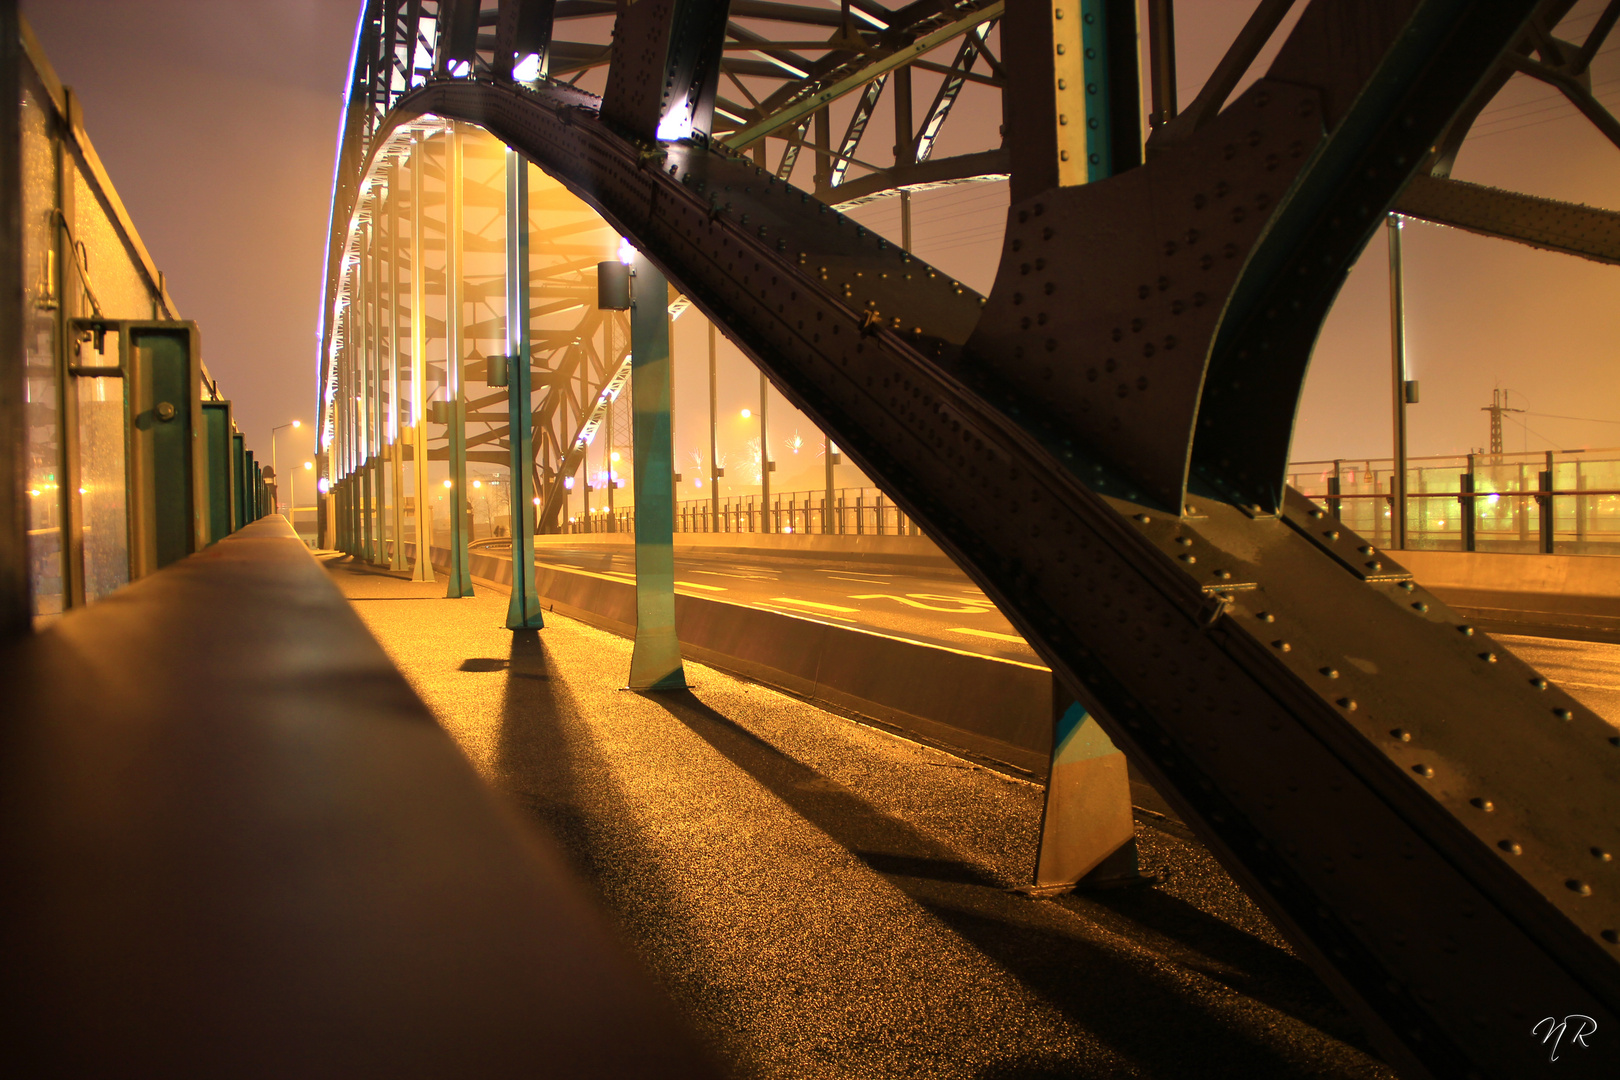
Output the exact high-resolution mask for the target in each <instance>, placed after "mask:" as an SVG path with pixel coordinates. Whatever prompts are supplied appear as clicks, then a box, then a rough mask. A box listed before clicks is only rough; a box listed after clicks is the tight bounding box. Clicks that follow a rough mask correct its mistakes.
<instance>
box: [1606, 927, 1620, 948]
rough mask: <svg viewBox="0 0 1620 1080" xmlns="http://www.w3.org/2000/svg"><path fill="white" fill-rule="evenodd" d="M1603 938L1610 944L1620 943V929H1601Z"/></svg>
mask: <svg viewBox="0 0 1620 1080" xmlns="http://www.w3.org/2000/svg"><path fill="white" fill-rule="evenodd" d="M1603 940H1604V941H1607V942H1608V943H1609V944H1610V945H1620V930H1605V931H1603Z"/></svg>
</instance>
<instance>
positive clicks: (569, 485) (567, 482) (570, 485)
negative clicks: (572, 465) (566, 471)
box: [563, 476, 574, 491]
mask: <svg viewBox="0 0 1620 1080" xmlns="http://www.w3.org/2000/svg"><path fill="white" fill-rule="evenodd" d="M563 490H564V491H573V490H574V478H573V477H572V476H565V477H563Z"/></svg>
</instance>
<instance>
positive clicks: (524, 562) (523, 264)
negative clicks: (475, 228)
mask: <svg viewBox="0 0 1620 1080" xmlns="http://www.w3.org/2000/svg"><path fill="white" fill-rule="evenodd" d="M506 352H507V356H508V357H510V359H509V360H508V362H507V366H506V379H507V383H506V395H507V406H508V408H507V422H508V423H509V424H510V428H509V430H508V434H507V440H506V441H507V444H508V445H509V446H510V447H511V449H512V478H511V479H512V598H511V602H510V603H509V604H508V605H507V608H506V626H507V629H509V630H538V629H540V628H541V627H543V626H545V625H546V621H545V619H544V618H543V617H542V616H541V614H540V594H539V593H538V592H536V591H535V583H534V519H535V506H534V468H533V465H534V420H533V416H532V411H531V406H530V402H529V382H530V371H529V163H528V162H527V161H525V160H524V159H523V157H522V156H521V155H519V154H517V153H514V152H513V151H511V150H508V151H507V152H506Z"/></svg>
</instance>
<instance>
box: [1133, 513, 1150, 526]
mask: <svg viewBox="0 0 1620 1080" xmlns="http://www.w3.org/2000/svg"><path fill="white" fill-rule="evenodd" d="M1136 520H1137V521H1140V522H1141V523H1142V524H1143V525H1146V524H1147V523H1148V522H1150V521H1152V520H1153V519H1152V518H1150V517H1148V516H1147V515H1146V514H1137V515H1136Z"/></svg>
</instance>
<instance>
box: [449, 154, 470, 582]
mask: <svg viewBox="0 0 1620 1080" xmlns="http://www.w3.org/2000/svg"><path fill="white" fill-rule="evenodd" d="M445 138H446V140H447V141H448V147H447V150H448V155H447V157H448V161H447V162H446V168H445V183H446V190H445V200H444V205H445V213H444V217H445V222H444V228H445V268H444V269H445V273H444V299H445V304H444V313H445V319H444V332H445V339H446V340H445V396H446V398H447V399H448V403H449V406H450V407H449V410H448V411H449V414H450V415H449V417H448V420H449V424H448V425H447V426H448V430H447V431H446V432H445V435H446V439H445V441H446V442H448V443H449V444H450V491H449V497H448V498H447V499H446V500H445V501H446V502H447V503H448V504H449V506H450V573H449V575H448V578H449V580H448V583H447V584H446V586H445V596H447V597H452V598H454V597H461V596H471V595H472V594H473V583H472V567H471V564H470V560H469V559H468V557H467V541H468V540H469V539H471V537H469V536H468V535H467V491H468V488H467V395H466V394H465V393H464V392H463V390H462V385H461V382H462V350H463V349H464V348H465V347H466V343H465V342H464V340H463V338H464V336H465V334H464V330H463V327H462V310H461V297H462V274H463V265H462V240H463V237H462V220H461V198H462V168H461V166H462V159H461V127H460V125H457V124H452V125H451V126H450V131H449V132H448V133H447V134H446V136H445Z"/></svg>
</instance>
